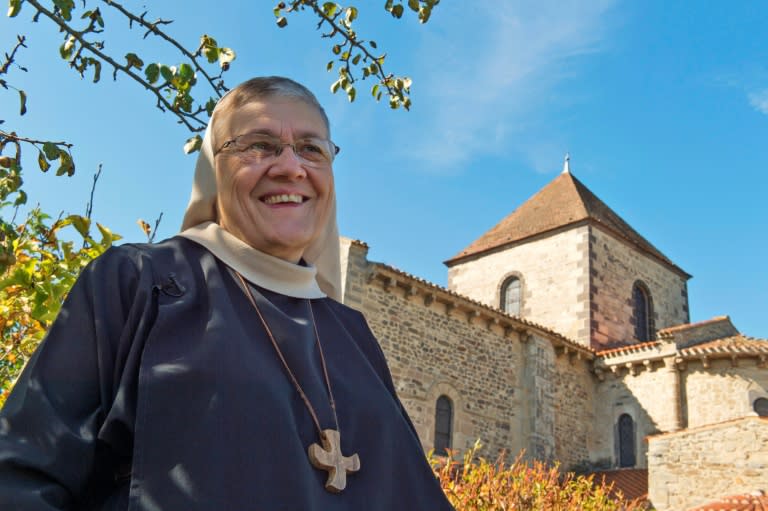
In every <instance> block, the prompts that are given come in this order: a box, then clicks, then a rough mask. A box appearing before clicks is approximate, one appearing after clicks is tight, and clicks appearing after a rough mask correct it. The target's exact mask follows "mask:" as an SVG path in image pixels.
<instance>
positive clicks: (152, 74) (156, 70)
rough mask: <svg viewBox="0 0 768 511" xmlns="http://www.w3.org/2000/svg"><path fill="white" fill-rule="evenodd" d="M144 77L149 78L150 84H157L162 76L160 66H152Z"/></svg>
mask: <svg viewBox="0 0 768 511" xmlns="http://www.w3.org/2000/svg"><path fill="white" fill-rule="evenodd" d="M144 76H146V77H147V81H148V82H149V83H155V82H156V81H157V79H158V77H159V76H160V66H158V65H157V64H150V65H148V66H147V68H146V69H145V70H144Z"/></svg>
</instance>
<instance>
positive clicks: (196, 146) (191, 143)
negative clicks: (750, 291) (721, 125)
mask: <svg viewBox="0 0 768 511" xmlns="http://www.w3.org/2000/svg"><path fill="white" fill-rule="evenodd" d="M202 145H203V139H202V137H201V136H200V135H195V136H194V137H191V138H188V139H187V142H186V143H185V144H184V152H185V153H186V154H190V153H194V152H195V151H198V150H200V146H202Z"/></svg>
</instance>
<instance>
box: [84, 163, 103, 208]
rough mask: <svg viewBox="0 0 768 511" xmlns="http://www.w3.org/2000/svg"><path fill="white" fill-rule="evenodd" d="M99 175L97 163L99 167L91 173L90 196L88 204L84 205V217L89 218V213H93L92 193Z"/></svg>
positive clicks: (99, 169)
mask: <svg viewBox="0 0 768 511" xmlns="http://www.w3.org/2000/svg"><path fill="white" fill-rule="evenodd" d="M100 176H101V163H99V168H98V170H97V171H96V173H95V174H94V175H93V184H91V198H90V199H89V200H88V204H86V205H85V218H91V214H92V213H93V194H94V192H95V191H96V183H97V182H98V181H99V177H100Z"/></svg>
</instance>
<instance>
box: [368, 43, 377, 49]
mask: <svg viewBox="0 0 768 511" xmlns="http://www.w3.org/2000/svg"><path fill="white" fill-rule="evenodd" d="M368 44H370V45H371V48H373V49H374V50H375V49H376V41H368Z"/></svg>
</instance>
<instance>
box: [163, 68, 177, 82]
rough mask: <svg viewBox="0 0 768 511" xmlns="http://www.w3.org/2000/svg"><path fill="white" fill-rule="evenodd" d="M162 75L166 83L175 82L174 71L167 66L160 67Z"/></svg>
mask: <svg viewBox="0 0 768 511" xmlns="http://www.w3.org/2000/svg"><path fill="white" fill-rule="evenodd" d="M160 74H161V75H162V76H163V79H164V80H165V81H167V82H172V81H173V75H174V70H173V69H171V68H170V67H168V66H166V65H165V64H161V65H160Z"/></svg>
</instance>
